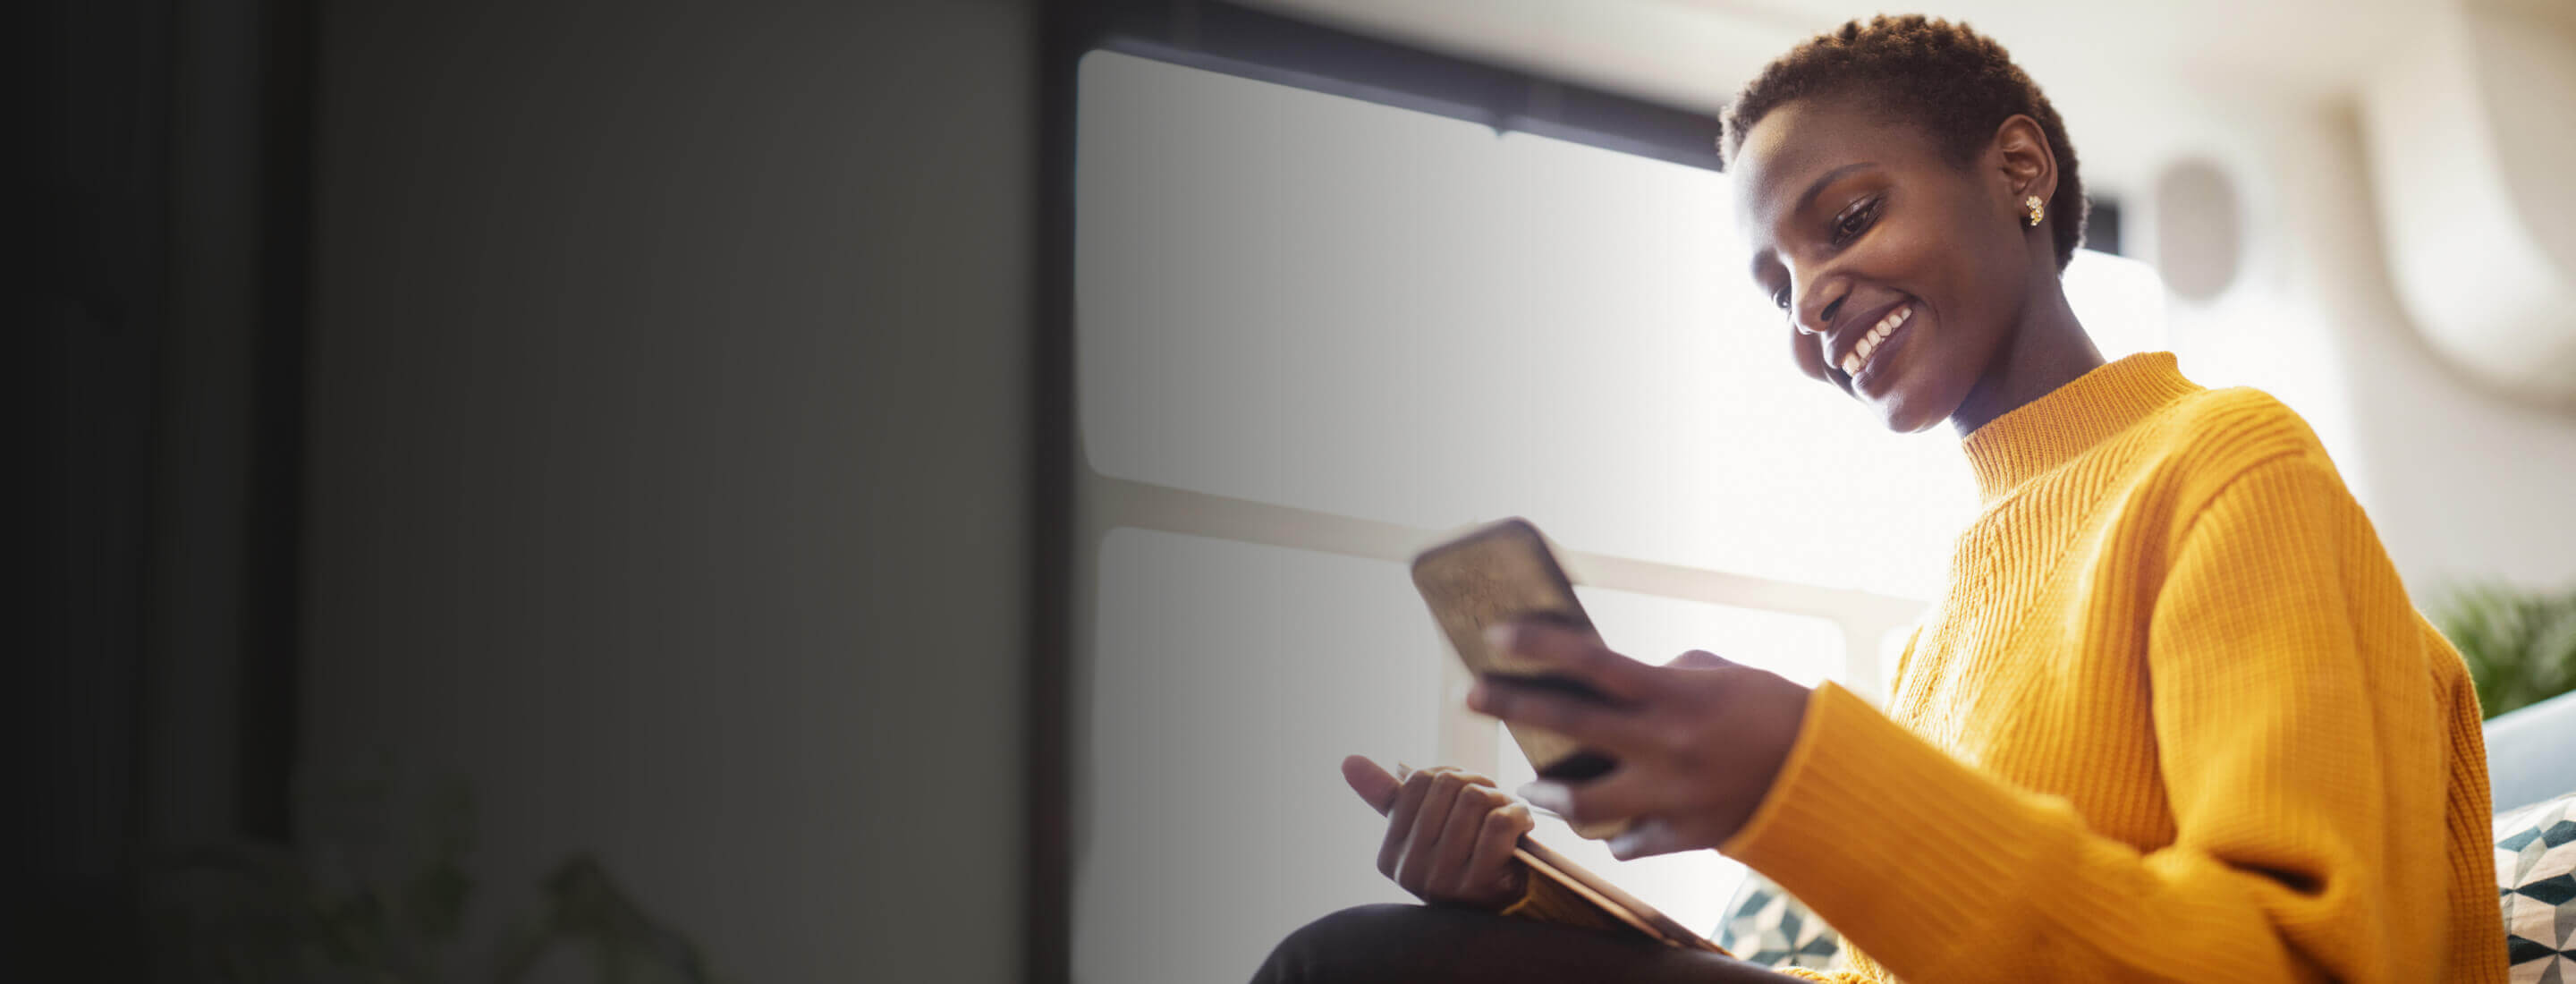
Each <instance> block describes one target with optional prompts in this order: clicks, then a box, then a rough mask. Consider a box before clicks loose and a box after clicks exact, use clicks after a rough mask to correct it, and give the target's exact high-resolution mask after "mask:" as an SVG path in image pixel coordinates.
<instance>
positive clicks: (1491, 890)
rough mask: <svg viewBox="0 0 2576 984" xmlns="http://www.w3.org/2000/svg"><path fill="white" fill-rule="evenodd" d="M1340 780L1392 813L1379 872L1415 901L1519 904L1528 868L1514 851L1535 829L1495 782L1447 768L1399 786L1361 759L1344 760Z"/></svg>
mask: <svg viewBox="0 0 2576 984" xmlns="http://www.w3.org/2000/svg"><path fill="white" fill-rule="evenodd" d="M1342 780H1343V781H1344V782H1348V783H1350V784H1351V791H1353V792H1356V793H1358V794H1360V798H1361V799H1363V800H1367V801H1368V805H1369V806H1371V807H1374V808H1376V810H1377V811H1378V812H1379V813H1383V814H1386V820H1387V823H1386V843H1385V844H1383V845H1381V846H1380V847H1379V848H1378V851H1377V870H1378V871H1379V872H1381V873H1384V874H1385V875H1386V876H1387V877H1388V878H1392V879H1395V883H1396V884H1398V885H1402V886H1404V890H1405V891H1408V892H1411V893H1413V895H1414V897H1415V898H1418V899H1421V900H1422V901H1425V902H1429V903H1433V904H1435V905H1458V906H1467V907H1471V908H1477V909H1497V910H1498V909H1501V908H1503V907H1505V906H1508V905H1511V904H1512V903H1513V902H1516V901H1519V900H1520V897H1521V892H1522V890H1523V889H1525V888H1527V887H1528V883H1529V870H1528V869H1526V868H1523V867H1521V866H1520V865H1519V864H1516V863H1514V862H1513V861H1512V849H1513V848H1514V847H1517V846H1518V845H1519V844H1520V840H1521V835H1522V834H1526V833H1528V832H1529V831H1530V827H1531V826H1532V821H1531V820H1530V812H1529V806H1528V804H1525V803H1522V802H1521V801H1519V800H1516V799H1513V798H1512V797H1511V796H1510V795H1508V794H1505V793H1504V792H1503V791H1502V790H1500V789H1496V788H1494V781H1493V780H1491V779H1487V778H1485V777H1484V776H1480V775H1477V774H1475V773H1473V772H1462V771H1460V770H1457V769H1452V768H1447V767H1445V766H1444V767H1439V768H1431V769H1422V770H1419V771H1416V772H1414V773H1412V774H1411V775H1408V776H1406V777H1405V778H1404V780H1403V781H1402V782H1398V781H1396V778H1395V777H1394V776H1392V775H1389V774H1387V771H1386V770H1385V769H1382V768H1379V767H1378V764H1377V763H1375V762H1371V761H1369V760H1368V758H1367V757H1365V756H1360V755H1353V756H1351V757H1349V758H1346V759H1343V760H1342Z"/></svg>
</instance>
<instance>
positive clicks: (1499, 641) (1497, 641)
mask: <svg viewBox="0 0 2576 984" xmlns="http://www.w3.org/2000/svg"><path fill="white" fill-rule="evenodd" d="M1485 648H1488V649H1510V648H1512V626H1511V623H1509V622H1496V623H1494V624H1492V625H1488V626H1485Z"/></svg>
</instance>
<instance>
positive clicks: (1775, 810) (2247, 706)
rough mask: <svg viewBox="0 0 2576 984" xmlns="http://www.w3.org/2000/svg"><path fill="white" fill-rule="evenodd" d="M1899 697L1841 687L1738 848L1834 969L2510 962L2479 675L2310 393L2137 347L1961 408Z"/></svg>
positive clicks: (2324, 974) (2309, 967) (2086, 970)
mask: <svg viewBox="0 0 2576 984" xmlns="http://www.w3.org/2000/svg"><path fill="white" fill-rule="evenodd" d="M1965 450H1966V452H1967V455H1968V459H1969V462H1970V464H1971V465H1972V467H1973V470H1974V472H1975V474H1976V479H1977V484H1978V486H1979V493H1980V495H1981V497H1982V499H1983V502H1984V507H1983V510H1982V512H1981V513H1980V514H1979V516H1978V517H1977V519H1976V520H1975V522H1973V523H1972V524H1971V525H1970V526H1969V527H1968V528H1967V530H1966V531H1964V532H1963V533H1961V534H1960V536H1959V538H1958V540H1957V542H1956V545H1955V548H1954V556H1953V560H1952V562H1951V571H1950V575H1951V576H1950V582H1949V587H1948V589H1947V593H1946V594H1945V595H1944V596H1943V597H1942V598H1941V599H1940V600H1939V602H1938V603H1937V604H1936V605H1934V606H1933V608H1932V609H1931V611H1930V612H1929V613H1928V614H1927V615H1926V617H1925V619H1924V621H1923V623H1922V624H1921V625H1920V626H1919V627H1918V628H1917V629H1916V631H1915V634H1914V637H1913V639H1912V640H1911V641H1910V642H1909V643H1908V644H1907V646H1906V649H1905V653H1904V656H1903V657H1902V658H1901V660H1900V662H1899V663H1898V666H1897V669H1896V672H1895V674H1894V676H1893V677H1892V681H1891V696H1890V699H1889V701H1888V705H1887V710H1886V712H1885V713H1881V712H1880V711H1879V710H1878V709H1876V708H1873V707H1871V706H1870V705H1869V704H1868V703H1866V702H1864V701H1863V700H1862V699H1861V698H1859V697H1857V696H1854V695H1853V694H1852V693H1851V692H1850V691H1847V690H1844V689H1842V688H1840V687H1837V686H1834V685H1833V684H1830V683H1828V684H1825V685H1824V686H1821V687H1818V688H1817V689H1816V690H1815V692H1814V694H1813V695H1812V696H1811V697H1810V698H1809V700H1808V705H1807V712H1806V719H1805V723H1804V724H1803V726H1802V727H1801V729H1800V733H1799V735H1798V737H1797V741H1796V744H1795V745H1794V746H1793V747H1792V750H1791V752H1790V753H1789V757H1788V760H1787V762H1786V764H1785V765H1784V766H1783V768H1782V770H1781V773H1780V776H1779V778H1778V780H1777V781H1776V782H1775V784H1774V785H1773V787H1772V789H1771V792H1770V795H1769V797H1768V798H1767V799H1766V800H1765V801H1764V802H1763V804H1762V806H1761V808H1760V809H1759V810H1758V811H1756V812H1755V814H1754V816H1753V818H1752V819H1751V820H1750V821H1749V822H1748V823H1747V825H1746V826H1745V827H1744V829H1743V830H1741V831H1739V832H1738V833H1737V834H1736V835H1735V836H1734V838H1732V839H1731V840H1729V841H1728V842H1727V843H1726V844H1724V845H1722V846H1721V847H1720V850H1722V851H1723V852H1724V853H1726V854H1728V855H1730V856H1732V857H1734V858H1736V859H1738V860H1741V861H1743V862H1744V863H1746V864H1747V865H1750V866H1751V867H1753V868H1754V869H1755V870H1758V871H1761V872H1763V873H1764V874H1767V875H1769V876H1771V877H1772V878H1773V879H1775V880H1777V881H1778V882H1779V883H1780V884H1781V885H1782V886H1784V887H1786V888H1787V889H1788V890H1789V891H1790V892H1791V893H1792V894H1795V895H1797V896H1798V897H1799V898H1800V899H1801V900H1803V901H1805V902H1806V903H1807V904H1808V905H1809V906H1810V907H1812V908H1813V909H1814V910H1815V911H1816V913H1817V914H1818V915H1819V916H1821V917H1823V918H1824V920H1825V921H1826V922H1828V923H1830V924H1832V925H1833V926H1834V927H1835V928H1836V929H1837V930H1839V931H1840V932H1841V933H1842V934H1843V940H1844V943H1845V944H1846V946H1848V947H1850V948H1852V949H1853V950H1854V951H1859V952H1854V953H1853V954H1852V957H1853V965H1854V966H1855V967H1857V968H1858V969H1857V970H1856V971H1854V972H1851V973H1846V974H1841V975H1831V974H1807V973H1806V972H1799V973H1800V974H1801V975H1802V976H1812V977H1814V978H1815V979H1819V980H1831V981H1887V980H1895V979H1898V978H1900V977H1901V978H1902V979H1903V980H1904V981H1907V982H1910V984H1940V982H1949V981H2087V982H2090V981H2125V980H2172V981H2229V982H2238V981H2245V982H2252V981H2324V980H2336V981H2404V982H2418V981H2442V982H2488V981H2499V982H2500V981H2503V980H2504V979H2505V963H2504V929H2503V925H2502V922H2501V920H2500V918H2499V916H2498V914H2497V908H2496V887H2495V867H2494V861H2493V856H2492V848H2491V846H2490V844H2489V813H2488V811H2489V803H2488V800H2487V775H2486V753H2485V745H2484V740H2483V737H2482V734H2481V732H2480V730H2479V713H2478V702H2477V695H2476V693H2475V692H2474V691H2473V690H2472V689H2471V687H2470V683H2469V679H2468V675H2467V673H2466V671H2465V669H2464V668H2463V666H2462V664H2461V662H2460V657H2459V654H2458V653H2457V652H2456V651H2454V650H2453V649H2452V648H2451V646H2450V644H2449V643H2447V642H2446V641H2444V640H2443V639H2442V637H2441V635H2440V634H2439V633H2437V632H2436V631H2435V630H2434V629H2433V627H2432V626H2431V624H2430V623H2428V622H2426V621H2425V620H2424V618H2423V617H2422V616H2421V615H2420V614H2418V613H2417V612H2416V610H2415V608H2414V607H2413V605H2412V604H2411V603H2410V602H2409V601H2408V599H2407V596H2406V592H2405V589H2404V587H2403V586H2402V585H2401V584H2400V582H2399V580H2398V577H2397V572H2396V570H2395V569H2394V568H2393V567H2392V566H2391V565H2390V563H2389V560H2388V557H2387V555H2386V553H2385V551H2384V550H2383V549H2382V548H2381V546H2380V544H2379V540H2378V537H2377V535H2376V534H2375V533H2374V532H2373V531H2372V528H2371V525H2370V521H2369V519H2368V518H2367V517H2365V516H2364V515H2363V513H2362V510H2361V508H2360V506H2359V505H2358V504H2356V503H2355V502H2354V501H2353V498H2352V496H2351V494H2350V493H2349V492H2348V491H2346V489H2345V488H2344V485H2343V482H2342V480H2341V479H2340V478H2339V477H2338V476H2337V474H2336V471H2335V468H2334V464H2333V463H2332V462H2331V461H2329V460H2328V459H2327V457H2326V453H2325V451H2324V449H2323V448H2322V447H2321V446H2320V445H2319V444H2318V443H2317V440H2316V436H2315V434H2314V433H2312V432H2311V431H2310V430H2309V429H2308V427H2307V425H2306V423H2305V422H2304V421H2302V420H2301V419H2300V418H2299V417H2298V415H2297V414H2295V413H2293V412H2291V411H2290V410H2289V408H2287V407H2285V406H2283V405H2282V404H2281V403H2280V402H2278V401H2276V400H2274V399H2273V398H2271V397H2270V396H2268V395H2266V394H2264V393H2262V392H2261V391H2258V390H2253V389H2245V388H2234V389H2221V390H2210V389H2205V388H2202V387H2200V386H2198V385H2195V384H2193V383H2192V382H2190V381H2189V380H2187V379H2185V378H2184V377H2183V376H2182V375H2181V373H2180V372H2179V371H2177V369H2176V367H2175V360H2174V356H2173V354H2172V353H2169V352H2148V353H2142V354H2138V355H2134V356H2130V357H2128V358H2124V359H2121V360H2119V361H2117V362H2113V363H2111V364H2109V365H2106V366H2103V367H2101V368H2098V369H2095V370H2093V371H2092V372H2089V373H2086V374H2085V375H2084V376H2082V377H2080V378H2078V379H2076V380H2074V381H2073V382H2070V383H2068V384H2066V385H2065V386H2062V387H2059V388H2058V389H2057V390H2055V391H2053V392H2051V393H2049V394H2048V395H2046V396H2043V397H2041V398H2039V399H2038V400H2035V401H2033V402H2031V403H2029V404H2027V405H2025V406H2022V407H2020V408H2017V409H2015V410H2013V411H2011V412H2009V413H2006V414H2004V415H2003V416H2001V417H1998V418H1996V419H1995V420H1994V421H1992V422H1990V423H1988V424H1986V425H1985V426H1984V427H1981V428H1979V429H1978V430H1977V431H1976V432H1974V433H1972V434H1970V435H1969V436H1968V437H1967V439H1966V441H1965Z"/></svg>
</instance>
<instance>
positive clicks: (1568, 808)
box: [1520, 767, 1687, 824]
mask: <svg viewBox="0 0 2576 984" xmlns="http://www.w3.org/2000/svg"><path fill="white" fill-rule="evenodd" d="M1670 792H1671V790H1670V789H1668V788H1658V787H1657V785H1656V784H1655V783H1654V782H1653V781H1652V779H1651V778H1650V777H1648V776H1646V775H1644V774H1643V772H1642V770H1638V769H1631V768H1625V767H1622V768H1619V769H1616V770H1613V771H1612V772H1611V773H1610V774H1609V775H1606V776H1602V777H1600V778H1598V779H1588V780H1585V781H1582V782H1560V781H1557V780H1541V781H1539V782H1533V783H1530V784H1529V785H1526V786H1522V787H1521V788H1520V794H1521V798H1523V799H1526V800H1528V801H1529V802H1530V805H1532V806H1536V807H1539V808H1541V809H1545V810H1551V811H1554V812H1555V813H1556V815H1557V816H1560V817H1564V818H1565V821H1566V822H1567V823H1572V824H1588V823H1602V822H1606V821H1613V820H1625V819H1628V818H1629V817H1634V816H1641V815H1644V814H1650V813H1668V812H1671V811H1673V810H1675V809H1687V807H1686V806H1684V805H1682V804H1677V803H1673V802H1671V801H1670V797H1669V793H1670Z"/></svg>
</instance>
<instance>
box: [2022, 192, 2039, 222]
mask: <svg viewBox="0 0 2576 984" xmlns="http://www.w3.org/2000/svg"><path fill="white" fill-rule="evenodd" d="M2021 203H2022V204H2024V205H2028V206H2030V224H2032V225H2038V224H2039V213H2040V208H2039V196H2038V195H2032V196H2030V197H2028V198H2024V199H2022V200H2021Z"/></svg>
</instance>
